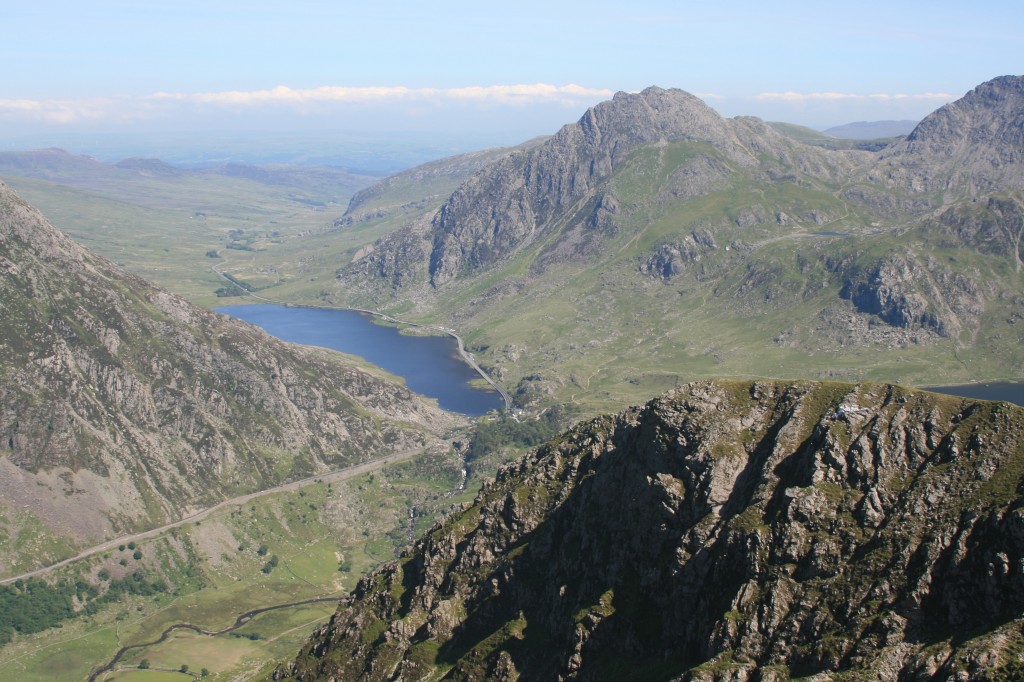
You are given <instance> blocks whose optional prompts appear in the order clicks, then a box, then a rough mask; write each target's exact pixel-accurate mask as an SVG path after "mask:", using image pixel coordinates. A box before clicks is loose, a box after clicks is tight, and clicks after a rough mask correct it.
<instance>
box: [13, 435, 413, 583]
mask: <svg viewBox="0 0 1024 682" xmlns="http://www.w3.org/2000/svg"><path fill="white" fill-rule="evenodd" d="M425 451H426V449H425V448H417V449H415V450H405V451H402V452H396V453H393V454H390V455H386V456H384V457H379V458H377V459H373V460H369V461H367V462H362V463H360V464H353V465H352V466H348V467H345V468H344V469H336V470H334V471H329V472H325V473H322V474H315V475H313V476H308V477H306V478H303V479H300V480H298V481H291V482H290V483H283V484H281V485H278V486H274V487H273V488H267V489H265V490H260V491H257V492H254V493H248V494H246V495H239V496H238V497H233V498H231V499H229V500H224V501H223V502H220V503H218V504H215V505H214V506H212V507H208V508H207V509H203V510H201V511H198V512H195V513H194V514H189V515H188V516H186V517H184V518H181V519H178V520H177V521H173V522H171V523H167V524H164V525H162V526H160V527H159V528H151V529H150V530H146V531H142V532H141V533H133V534H132V535H124V536H121V537H119V538H114V539H113V540H107V541H106V542H102V543H100V544H98V545H93V546H92V547H89V548H87V549H83V550H82V551H81V552H79V553H78V554H76V555H75V556H73V557H70V558H67V559H64V560H63V561H58V562H57V563H55V564H50V565H49V566H44V567H42V568H37V569H35V570H34V571H29V572H27V573H22V574H21V575H15V576H11V577H9V578H4V579H2V580H0V585H6V584H8V583H13V582H14V581H16V580H25V579H27V578H34V577H37V576H41V575H44V574H46V573H49V572H50V571H53V570H55V569H58V568H61V567H62V566H67V565H68V564H71V563H74V562H76V561H80V560H82V559H86V558H88V557H90V556H93V555H95V554H99V553H101V552H107V551H110V550H112V549H114V548H116V547H118V546H119V545H123V544H128V543H129V542H139V541H140V540H148V539H150V538H153V537H156V536H157V535H161V534H162V533H166V532H167V531H169V530H171V529H174V528H178V527H180V526H184V525H185V524H187V523H194V522H196V521H202V520H203V519H205V518H206V517H207V516H209V515H210V514H212V513H214V512H216V511H219V510H221V509H224V508H225V507H230V506H233V505H243V504H245V503H247V502H249V501H250V500H255V499H256V498H257V497H263V496H264V495H271V494H273V493H280V492H285V491H290V490H298V489H300V488H305V487H306V486H309V485H312V484H314V483H318V482H329V481H344V480H346V479H349V478H355V477H356V476H360V475H362V474H366V473H370V472H372V471H377V470H378V469H381V468H383V467H384V466H385V465H388V464H396V463H398V462H404V461H405V460H408V459H412V458H413V457H415V456H417V455H420V454H422V453H424V452H425Z"/></svg>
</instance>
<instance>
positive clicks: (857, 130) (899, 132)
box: [822, 121, 918, 140]
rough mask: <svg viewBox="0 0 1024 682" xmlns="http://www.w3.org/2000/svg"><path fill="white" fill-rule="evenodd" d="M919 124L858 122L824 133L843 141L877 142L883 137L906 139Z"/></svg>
mask: <svg viewBox="0 0 1024 682" xmlns="http://www.w3.org/2000/svg"><path fill="white" fill-rule="evenodd" d="M917 124H918V121H857V122H855V123H846V124H844V125H841V126H833V127H831V128H826V129H825V130H824V131H822V132H824V133H825V134H826V135H828V136H830V137H838V138H840V139H843V140H876V139H878V138H882V137H906V136H907V135H909V134H910V133H911V132H912V131H913V130H914V128H916V127H917Z"/></svg>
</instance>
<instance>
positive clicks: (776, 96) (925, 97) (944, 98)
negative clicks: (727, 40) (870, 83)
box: [754, 92, 956, 102]
mask: <svg viewBox="0 0 1024 682" xmlns="http://www.w3.org/2000/svg"><path fill="white" fill-rule="evenodd" d="M754 99H755V100H758V101H761V102H837V101H850V100H852V101H863V102H898V101H935V102H949V101H951V100H953V99H956V97H955V96H954V95H950V94H949V93H946V92H922V93H915V94H908V93H902V92H900V93H881V92H879V93H872V94H860V93H851V92H762V93H760V94H758V95H755V96H754Z"/></svg>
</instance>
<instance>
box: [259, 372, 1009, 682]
mask: <svg viewBox="0 0 1024 682" xmlns="http://www.w3.org/2000/svg"><path fill="white" fill-rule="evenodd" d="M1022 491H1024V411H1022V410H1021V409H1020V408H1017V407H1015V406H1012V405H1010V404H1007V403H985V402H976V401H970V400H964V399H959V398H953V397H949V396H938V395H934V394H928V393H924V392H918V391H913V390H908V389H904V388H900V387H897V386H892V385H884V384H857V385H852V384H830V383H813V382H800V383H795V384H786V383H780V382H759V383H739V382H717V381H712V382H699V383H694V384H690V385H687V386H685V387H683V388H681V389H680V390H677V391H674V392H672V393H669V394H668V395H665V396H663V397H661V398H658V399H655V400H653V401H651V402H649V403H648V404H646V405H645V406H643V407H639V408H632V409H629V410H626V411H625V412H622V413H620V414H618V415H616V416H606V417H601V418H598V419H595V420H593V421H590V422H588V423H582V424H580V425H578V426H576V427H575V428H573V429H572V430H570V431H568V432H567V433H565V434H564V435H563V436H561V437H559V438H557V439H555V440H553V441H552V442H550V443H548V444H547V445H545V446H543V447H541V448H539V449H537V450H536V451H534V452H532V453H531V454H530V455H529V456H527V457H526V458H524V459H523V460H522V461H520V462H518V463H515V464H512V465H509V466H507V467H505V468H504V469H503V470H502V471H501V472H500V473H499V474H498V476H497V479H496V480H494V481H492V482H490V483H488V484H486V485H485V486H484V488H483V490H482V491H481V492H480V494H479V495H478V497H477V499H476V501H475V502H474V503H473V504H472V505H471V506H469V507H467V508H465V509H463V510H462V511H461V512H457V513H455V514H453V515H452V516H451V517H449V518H448V519H447V520H445V521H443V522H442V523H440V524H438V525H437V526H436V527H434V528H433V529H432V530H431V531H430V532H428V533H427V534H426V535H425V536H424V537H423V538H421V539H420V540H419V541H417V542H416V543H415V544H414V545H413V546H412V547H410V548H409V549H408V550H407V551H405V552H404V553H403V554H402V556H401V558H400V559H399V560H397V561H395V562H392V563H390V564H388V565H386V566H384V567H383V568H381V569H379V570H377V571H375V572H374V573H372V574H371V575H369V576H367V577H365V578H364V579H363V580H362V581H361V582H360V584H359V586H358V587H357V589H356V590H355V591H354V593H353V595H352V598H351V601H350V602H348V603H344V604H342V606H341V607H340V609H339V611H338V612H337V614H336V615H335V616H334V617H333V618H332V619H331V621H330V622H329V623H328V624H327V625H325V626H323V627H322V628H320V629H319V630H318V631H317V632H316V633H315V634H314V636H313V638H312V639H311V640H310V642H309V644H307V646H306V647H305V648H304V649H303V650H302V651H301V652H300V654H299V656H298V658H296V659H295V661H293V662H291V663H290V664H288V665H286V666H282V667H280V668H279V669H278V671H277V673H276V674H275V679H277V680H285V679H290V680H292V679H293V680H314V679H324V680H346V681H348V682H355V681H369V680H390V681H392V682H398V681H412V680H485V679H486V680H502V681H511V680H532V681H538V682H539V681H545V680H645V681H656V680H704V681H712V680H714V681H716V682H717V681H722V682H724V681H726V680H729V681H733V682H745V681H748V680H750V681H753V680H777V681H781V680H789V679H792V678H795V677H800V678H807V679H813V680H816V681H819V682H824V681H826V680H836V681H839V680H853V679H879V680H897V679H901V680H924V679H943V680H945V679H956V680H988V681H995V680H1010V679H1020V675H1021V674H1024V659H1022V651H1024V496H1022Z"/></svg>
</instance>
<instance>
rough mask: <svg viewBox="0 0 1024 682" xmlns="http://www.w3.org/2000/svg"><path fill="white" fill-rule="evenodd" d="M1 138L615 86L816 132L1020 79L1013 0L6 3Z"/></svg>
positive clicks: (363, 116)
mask: <svg viewBox="0 0 1024 682" xmlns="http://www.w3.org/2000/svg"><path fill="white" fill-rule="evenodd" d="M4 4H5V5H8V6H7V7H5V8H4V10H3V13H2V14H3V27H4V29H3V33H4V40H3V41H0V60H2V63H3V64H4V65H5V69H4V78H3V79H2V82H0V131H3V133H6V134H7V136H10V135H17V134H24V135H36V136H39V135H43V136H45V135H49V134H52V135H54V136H57V135H60V134H64V133H74V132H83V131H84V132H89V131H115V132H124V133H145V132H147V131H164V132H166V131H192V130H195V131H202V130H232V131H245V130H251V131H278V132H288V131H305V132H309V131H318V130H322V131H329V130H342V131H354V132H359V131H374V132H382V131H387V130H402V131H423V132H431V133H445V134H459V133H460V132H462V133H466V134H469V133H472V134H474V135H484V136H486V135H493V137H494V139H495V140H496V142H501V143H508V142H513V141H516V140H519V139H525V138H527V137H530V136H533V135H537V134H543V133H551V132H554V131H555V130H557V128H558V127H559V126H560V125H561V124H563V123H565V122H568V121H571V120H575V119H576V118H578V117H579V115H580V114H581V113H582V112H583V111H584V110H585V109H586V107H587V106H590V105H592V104H594V103H596V102H598V101H600V100H602V99H606V98H607V97H609V96H610V95H611V94H612V93H614V92H615V91H618V90H627V91H635V90H639V89H642V88H643V87H645V86H647V85H651V84H657V85H660V86H663V87H679V88H682V89H684V90H687V91H689V92H692V93H694V94H696V95H698V96H700V97H702V98H704V99H705V100H706V101H707V102H708V103H709V104H710V105H711V106H713V107H715V108H716V109H717V110H718V111H720V112H721V113H722V114H723V115H726V116H735V115H740V114H750V115H755V116H760V117H762V118H765V119H768V120H784V121H790V122H794V123H800V124H804V125H810V126H814V127H826V126H830V125H836V124H841V123H846V122H850V121H856V120H881V119H908V118H909V119H919V118H921V117H923V116H924V115H926V114H927V113H928V112H930V111H932V110H934V109H935V108H937V107H939V106H941V105H942V104H944V103H945V102H947V101H951V100H953V99H956V98H958V97H960V96H961V95H963V94H964V93H965V92H966V91H968V90H969V89H971V88H973V87H974V86H975V85H977V84H979V83H981V82H983V81H985V80H988V79H989V78H992V77H995V76H998V75H1004V74H1013V73H1016V74H1020V73H1022V72H1024V9H1022V7H1024V3H1020V2H1002V1H991V0H989V1H986V0H980V2H976V3H973V4H972V5H971V6H970V7H969V6H968V4H967V3H965V2H962V1H958V2H949V1H946V0H932V1H930V2H917V1H910V2H902V1H900V0H888V1H887V2H878V1H875V0H866V1H863V2H859V3H845V4H842V5H838V4H834V3H823V2H797V1H789V2H763V1H761V2H748V1H747V0H737V1H726V0H718V1H717V2H686V1H676V2H659V1H652V0H636V1H634V2H631V3H624V2H621V1H619V2H605V1H603V0H590V1H588V2H576V1H572V2H558V1H557V0H547V1H546V2H541V1H535V0H525V1H522V0H521V1H519V2H516V3H501V4H497V3H487V2H480V0H474V1H472V2H468V1H463V0H438V1H437V2H433V3H426V2H407V1H404V0H377V2H375V3H374V4H373V5H372V6H371V4H370V3H367V2H365V0H362V1H360V2H347V1H336V2H325V1H317V0H290V1H289V2H280V1H278V2H263V1H262V0H249V1H247V2H236V1H235V0H228V1H218V0H202V1H201V2H197V1H194V0H176V1H173V2H171V1H166V0H149V1H148V2H140V1H137V0H132V1H130V2H127V1H120V0H102V1H95V0H78V1H75V2H67V1H64V0H56V1H54V0H37V1H36V2H34V3H31V4H30V3H28V2H27V1H26V0H7V2H5V3H4Z"/></svg>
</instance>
